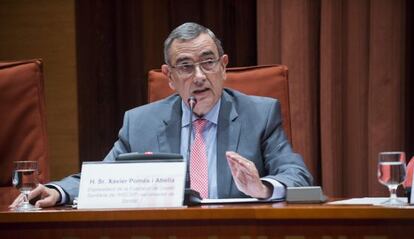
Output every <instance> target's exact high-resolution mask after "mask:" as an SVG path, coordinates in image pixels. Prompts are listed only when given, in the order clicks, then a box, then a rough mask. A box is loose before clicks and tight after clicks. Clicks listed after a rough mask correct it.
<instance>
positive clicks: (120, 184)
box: [78, 159, 186, 209]
mask: <svg viewBox="0 0 414 239" xmlns="http://www.w3.org/2000/svg"><path fill="white" fill-rule="evenodd" d="M81 172H82V176H81V180H80V188H79V197H78V209H99V208H146V207H181V206H182V205H183V200H184V186H185V172H186V163H185V162H184V161H183V160H182V159H177V160H168V161H162V160H161V161H160V160H158V161H153V160H147V161H145V160H141V161H116V162H84V163H83V164H82V171H81Z"/></svg>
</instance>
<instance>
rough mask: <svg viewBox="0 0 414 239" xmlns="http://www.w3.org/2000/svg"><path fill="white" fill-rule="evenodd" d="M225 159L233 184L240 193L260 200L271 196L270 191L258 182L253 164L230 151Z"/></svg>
mask: <svg viewBox="0 0 414 239" xmlns="http://www.w3.org/2000/svg"><path fill="white" fill-rule="evenodd" d="M226 157H227V162H228V163H229V166H230V170H231V174H232V175H233V178H234V182H235V183H236V186H237V188H238V189H239V190H240V191H241V192H243V193H245V194H247V195H249V196H251V197H254V198H261V199H267V198H269V197H270V196H271V195H272V191H271V189H270V188H269V187H267V186H266V185H265V184H264V183H263V182H262V180H260V176H259V173H258V171H257V168H256V166H255V165H254V163H253V162H251V161H249V160H248V159H246V158H244V157H242V156H241V155H239V154H238V153H236V152H232V151H227V152H226Z"/></svg>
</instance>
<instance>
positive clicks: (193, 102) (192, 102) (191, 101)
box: [185, 96, 197, 188]
mask: <svg viewBox="0 0 414 239" xmlns="http://www.w3.org/2000/svg"><path fill="white" fill-rule="evenodd" d="M196 104H197V99H196V98H195V97H194V96H190V97H189V98H188V105H189V106H190V119H189V128H188V144H187V173H186V177H185V178H186V182H185V183H186V187H187V188H190V169H189V168H190V163H191V162H190V161H191V138H192V132H193V113H194V107H195V106H196Z"/></svg>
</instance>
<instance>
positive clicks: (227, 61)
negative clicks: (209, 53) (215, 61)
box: [221, 54, 229, 79]
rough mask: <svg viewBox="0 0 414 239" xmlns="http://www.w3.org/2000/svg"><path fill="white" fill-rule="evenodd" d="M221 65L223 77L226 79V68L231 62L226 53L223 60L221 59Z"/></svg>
mask: <svg viewBox="0 0 414 239" xmlns="http://www.w3.org/2000/svg"><path fill="white" fill-rule="evenodd" d="M221 62H222V63H221V67H223V79H226V77H227V75H226V68H227V64H228V63H229V56H228V55H226V54H224V55H223V56H222V60H221Z"/></svg>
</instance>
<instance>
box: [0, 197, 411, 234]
mask: <svg viewBox="0 0 414 239" xmlns="http://www.w3.org/2000/svg"><path fill="white" fill-rule="evenodd" d="M0 210H1V212H0V238H30V239H36V238H67V239H69V238H70V239H75V238H85V239H86V238H88V239H89V238H100V239H101V238H105V239H112V238H133V239H153V238H165V239H181V238H185V239H190V238H205V239H236V238H237V239H276V238H277V239H279V238H283V239H310V238H312V239H314V238H315V239H316V238H317V239H348V238H363V239H386V238H398V239H405V238H407V239H412V238H414V208H384V207H375V206H329V205H287V204H286V203H275V204H238V205H210V206H201V207H190V208H174V209H171V208H170V209H134V210H74V209H71V208H67V207H62V208H53V209H44V210H41V211H38V212H31V213H17V212H10V211H8V209H7V207H6V206H3V207H0Z"/></svg>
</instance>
